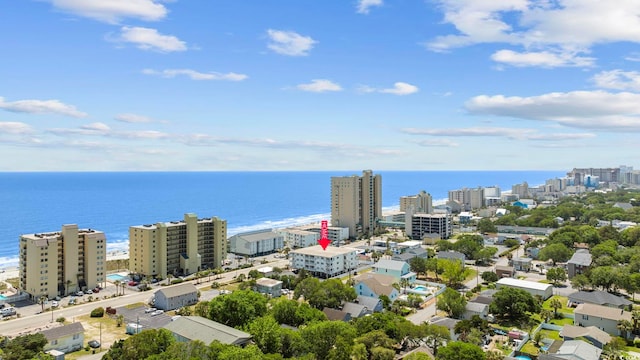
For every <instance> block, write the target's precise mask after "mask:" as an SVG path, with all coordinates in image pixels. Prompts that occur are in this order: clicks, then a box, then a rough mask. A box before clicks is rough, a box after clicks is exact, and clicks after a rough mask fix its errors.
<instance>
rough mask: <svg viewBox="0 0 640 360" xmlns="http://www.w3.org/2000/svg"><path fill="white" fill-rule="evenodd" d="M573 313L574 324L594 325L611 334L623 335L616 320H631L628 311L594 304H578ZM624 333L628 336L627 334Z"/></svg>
mask: <svg viewBox="0 0 640 360" xmlns="http://www.w3.org/2000/svg"><path fill="white" fill-rule="evenodd" d="M573 314H574V316H575V318H574V320H573V321H574V325H577V326H584V327H587V326H595V327H597V328H598V329H601V330H604V331H605V332H606V333H607V334H609V335H613V336H622V335H625V334H623V333H622V332H621V331H620V329H618V321H620V320H628V321H629V322H633V318H632V317H631V313H630V312H628V311H624V310H621V309H617V308H612V307H608V306H601V305H594V304H580V305H578V306H577V307H576V309H575V311H574V312H573ZM626 335H627V336H628V335H629V334H626Z"/></svg>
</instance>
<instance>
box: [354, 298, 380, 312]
mask: <svg viewBox="0 0 640 360" xmlns="http://www.w3.org/2000/svg"><path fill="white" fill-rule="evenodd" d="M356 303H357V304H360V305H362V306H364V307H366V308H367V310H368V311H371V312H372V313H374V312H381V311H382V310H383V309H384V307H383V306H382V301H380V299H376V298H374V297H369V296H362V295H358V297H357V298H356Z"/></svg>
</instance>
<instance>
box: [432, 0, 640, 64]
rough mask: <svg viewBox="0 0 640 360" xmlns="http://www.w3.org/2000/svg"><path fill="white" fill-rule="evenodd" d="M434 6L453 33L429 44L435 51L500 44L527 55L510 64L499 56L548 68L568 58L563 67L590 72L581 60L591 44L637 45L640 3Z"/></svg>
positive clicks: (524, 1)
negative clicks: (577, 68)
mask: <svg viewBox="0 0 640 360" xmlns="http://www.w3.org/2000/svg"><path fill="white" fill-rule="evenodd" d="M438 5H439V8H440V9H442V11H443V13H444V19H443V20H444V22H445V23H448V24H451V25H453V26H455V28H456V31H455V32H454V33H451V34H447V35H444V36H439V37H436V38H435V39H433V40H432V41H430V42H428V43H427V44H426V45H427V47H428V48H429V49H431V50H433V51H448V50H450V49H452V48H456V47H461V46H468V45H472V44H480V43H503V44H510V45H514V46H521V47H522V49H524V50H525V52H523V53H521V54H520V58H519V59H518V60H519V61H515V60H516V59H514V57H515V56H514V55H517V54H518V53H514V54H511V56H507V55H509V54H504V53H503V54H501V55H502V56H507V57H508V58H509V59H513V61H515V63H514V64H519V65H518V66H523V63H527V64H530V65H529V66H535V65H536V63H538V64H541V65H542V66H547V67H549V66H550V65H552V66H553V64H557V62H558V61H560V60H562V56H565V57H566V56H567V55H571V56H569V57H567V58H565V59H564V60H565V62H564V63H565V64H571V65H570V66H591V65H592V60H590V58H583V57H581V56H580V54H585V53H588V52H589V50H590V48H591V47H592V46H593V45H595V44H604V43H613V42H631V43H638V42H640V2H638V1H633V0H626V1H618V2H616V4H615V6H612V5H611V3H609V2H606V1H596V0H589V1H579V0H554V1H546V0H503V1H495V0H438ZM549 51H552V53H553V54H555V55H559V54H560V55H562V56H561V59H558V58H554V57H552V56H550V55H549V54H546V53H547V52H549ZM531 54H536V55H535V56H533V55H531ZM553 54H552V55H553ZM524 55H527V56H526V57H524V58H523V56H524ZM545 58H546V59H547V61H544V60H545ZM555 66H557V65H555ZM563 66H567V65H563Z"/></svg>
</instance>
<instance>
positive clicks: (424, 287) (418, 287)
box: [413, 285, 429, 291]
mask: <svg viewBox="0 0 640 360" xmlns="http://www.w3.org/2000/svg"><path fill="white" fill-rule="evenodd" d="M413 290H416V291H428V290H429V289H427V287H426V286H422V285H418V286H416V287H414V288H413Z"/></svg>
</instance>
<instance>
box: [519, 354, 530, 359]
mask: <svg viewBox="0 0 640 360" xmlns="http://www.w3.org/2000/svg"><path fill="white" fill-rule="evenodd" d="M516 359H518V360H531V358H530V357H528V356H524V355H519V356H516Z"/></svg>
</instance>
